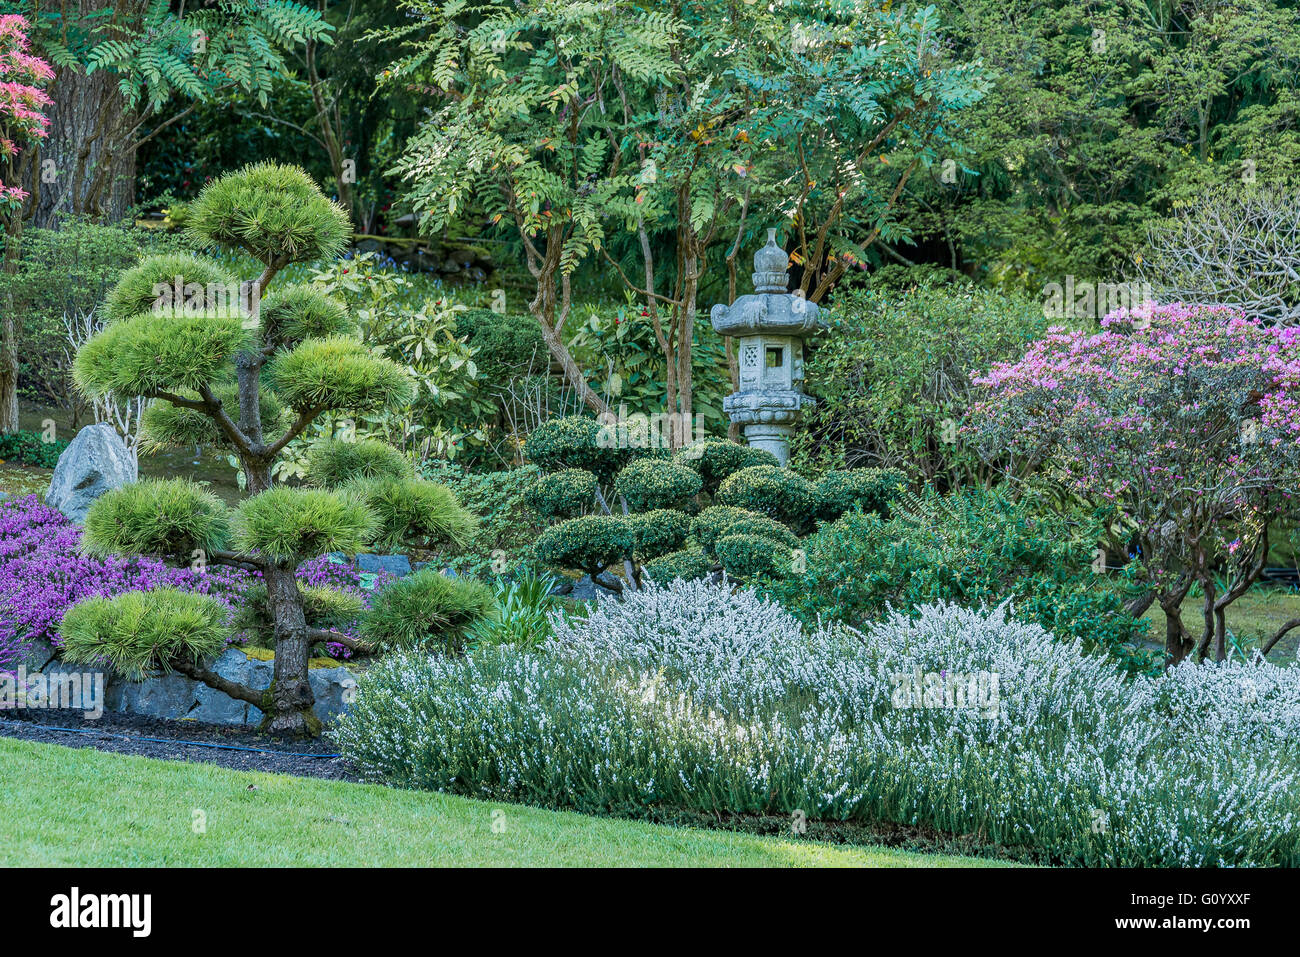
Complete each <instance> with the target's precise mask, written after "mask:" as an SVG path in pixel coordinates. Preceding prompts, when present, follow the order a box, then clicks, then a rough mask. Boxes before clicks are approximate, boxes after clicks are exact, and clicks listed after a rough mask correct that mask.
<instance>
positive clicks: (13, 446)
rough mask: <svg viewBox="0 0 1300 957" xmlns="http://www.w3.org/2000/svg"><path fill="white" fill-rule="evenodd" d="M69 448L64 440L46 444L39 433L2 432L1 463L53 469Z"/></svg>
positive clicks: (0, 438) (0, 434) (0, 444)
mask: <svg viewBox="0 0 1300 957" xmlns="http://www.w3.org/2000/svg"><path fill="white" fill-rule="evenodd" d="M67 447H68V443H67V442H65V441H63V440H62V439H55V440H54V441H53V442H46V441H45V439H44V438H43V437H42V436H41V434H40V433H39V432H0V462H17V463H18V464H19V465H35V466H36V467H38V468H43V469H52V468H54V466H56V465H58V464H59V456H60V455H62V454H63V450H64V449H66V448H67Z"/></svg>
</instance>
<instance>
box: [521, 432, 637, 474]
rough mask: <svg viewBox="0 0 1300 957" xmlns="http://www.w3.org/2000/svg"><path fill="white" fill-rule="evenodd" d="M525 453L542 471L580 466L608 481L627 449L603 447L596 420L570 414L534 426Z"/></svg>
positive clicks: (525, 446) (620, 466) (617, 468)
mask: <svg viewBox="0 0 1300 957" xmlns="http://www.w3.org/2000/svg"><path fill="white" fill-rule="evenodd" d="M524 454H525V455H526V456H527V457H528V459H529V460H530V461H532V462H534V463H536V465H537V466H538V467H539V468H540V469H542V471H544V472H557V471H559V470H560V469H566V468H573V469H583V470H585V471H587V472H590V473H591V474H592V475H594V476H596V478H597V479H599V480H600V481H602V482H607V481H609V480H610V479H611V478H613V476H614V475H615V474H617V473H618V471H619V469H621V468H622V467H623V466H624V464H626V462H627V460H628V458H629V455H630V450H628V449H620V448H616V447H612V446H610V447H605V446H603V445H602V444H601V427H600V423H599V422H597V421H596V420H595V419H589V418H587V417H585V416H580V415H571V416H567V417H566V418H563V419H552V420H551V421H550V422H546V423H543V424H542V425H539V426H538V427H537V428H535V429H533V431H532V432H530V433H529V435H528V438H527V439H526V440H525V442H524Z"/></svg>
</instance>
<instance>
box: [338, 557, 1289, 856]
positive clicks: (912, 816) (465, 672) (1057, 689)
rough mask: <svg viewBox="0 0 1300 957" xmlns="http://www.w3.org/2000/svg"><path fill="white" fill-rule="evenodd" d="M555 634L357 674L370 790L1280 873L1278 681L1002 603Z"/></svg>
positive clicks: (715, 614)
mask: <svg viewBox="0 0 1300 957" xmlns="http://www.w3.org/2000/svg"><path fill="white" fill-rule="evenodd" d="M552 624H553V627H554V631H555V637H554V638H553V639H552V640H551V641H550V642H549V643H548V644H547V645H546V646H545V647H544V648H542V649H541V650H540V651H535V652H528V651H521V650H519V649H514V648H508V647H506V648H486V649H483V650H481V651H479V652H477V653H475V654H474V655H472V656H470V657H468V658H430V657H426V656H422V655H416V654H412V655H406V656H398V657H394V658H392V659H390V660H388V661H386V662H384V663H381V664H380V665H378V666H377V667H375V668H373V669H371V670H370V671H368V672H367V673H366V674H365V675H364V676H363V677H362V678H361V682H360V688H359V695H358V698H357V701H356V703H355V704H354V706H353V708H352V710H351V711H350V712H349V714H348V715H346V716H345V718H344V719H343V720H342V722H341V724H340V728H339V732H338V737H339V740H340V744H341V746H342V748H343V750H344V751H345V753H346V754H347V755H348V756H349V758H350V759H351V760H352V762H353V764H354V765H355V766H356V768H357V769H358V770H359V771H360V772H361V773H362V774H363V775H364V776H366V777H368V778H370V779H373V780H384V781H388V782H390V783H394V784H398V785H401V786H407V787H417V788H428V789H433V790H440V791H456V792H459V793H463V794H468V795H472V796H477V797H485V798H493V799H499V800H517V801H526V802H531V803H536V804H544V805H549V806H555V807H571V808H576V809H579V810H583V811H602V812H616V813H630V814H636V813H647V812H648V811H649V810H651V809H654V808H670V809H683V810H688V811H701V812H707V813H711V814H716V813H721V814H728V813H731V814H771V815H782V816H788V815H790V814H791V813H792V812H793V811H794V810H796V809H800V810H803V811H804V812H805V813H806V814H807V815H808V817H809V818H813V819H823V820H830V821H850V822H856V823H859V824H863V825H866V826H871V825H873V824H882V823H893V824H903V825H909V826H915V827H923V828H931V829H934V830H937V831H940V832H944V833H948V834H957V835H969V834H980V835H983V836H984V837H985V838H986V839H987V840H988V841H989V842H991V843H993V844H997V845H1001V846H1003V847H1009V848H1020V849H1024V850H1026V851H1028V852H1029V853H1033V854H1036V855H1037V856H1039V857H1040V858H1045V859H1047V860H1052V861H1058V862H1065V863H1077V864H1086V865H1168V866H1175V865H1176V866H1190V865H1222V864H1260V865H1271V864H1296V863H1300V814H1298V813H1297V810H1296V804H1297V800H1296V797H1295V795H1296V794H1297V793H1300V761H1298V760H1297V753H1298V752H1297V748H1298V745H1297V742H1300V737H1298V736H1297V735H1296V733H1295V732H1296V731H1297V730H1300V675H1297V674H1296V673H1293V672H1291V671H1288V670H1287V669H1282V668H1277V667H1274V666H1272V665H1268V664H1262V663H1260V664H1255V665H1236V666H1231V667H1227V668H1210V667H1196V666H1192V665H1187V666H1184V667H1182V668H1179V669H1176V670H1175V671H1173V672H1172V673H1171V674H1170V675H1168V676H1164V677H1160V678H1137V679H1129V678H1126V677H1124V676H1122V675H1121V673H1120V671H1119V669H1118V667H1117V666H1116V665H1115V664H1113V663H1112V662H1111V661H1110V660H1108V659H1107V658H1105V657H1101V656H1088V655H1085V654H1083V652H1082V650H1081V648H1080V646H1079V643H1078V642H1075V643H1067V642H1063V641H1059V640H1056V639H1053V638H1052V636H1051V635H1049V634H1048V633H1047V632H1045V631H1043V629H1042V628H1040V627H1039V626H1037V625H1033V624H1028V623H1024V622H1021V621H1018V620H1016V619H1015V618H1014V617H1012V614H1011V612H1010V609H1008V608H1007V607H1006V606H1003V607H999V608H997V609H995V610H993V611H970V610H966V609H962V608H959V607H956V606H947V605H937V606H928V607H924V608H922V609H920V610H919V617H917V618H911V617H909V616H905V615H901V614H896V615H894V616H892V617H891V618H889V619H888V620H886V621H884V622H881V623H879V624H877V625H875V626H873V627H871V628H870V629H869V630H868V631H867V632H866V633H865V634H863V633H858V632H855V631H853V630H851V629H847V628H843V627H836V628H834V629H820V630H818V631H815V632H813V633H811V634H810V633H808V632H806V631H805V630H803V629H802V628H801V627H800V625H799V623H798V622H797V621H796V620H795V619H794V618H793V617H792V616H790V615H789V614H787V613H786V612H785V611H783V610H782V609H781V608H780V607H779V606H777V605H774V604H772V603H770V602H768V601H765V600H762V599H760V598H758V597H756V596H755V595H754V594H753V593H752V592H748V591H739V592H736V593H734V594H733V593H731V592H730V590H729V589H728V588H727V587H725V586H715V585H709V584H707V583H704V582H698V581H697V582H681V581H677V582H674V583H673V584H672V585H671V586H666V587H659V586H654V585H651V586H649V587H647V588H646V589H644V590H643V591H638V592H635V593H630V594H628V596H627V597H626V599H625V600H624V601H621V602H620V601H617V600H614V599H602V600H600V601H598V603H597V605H596V607H595V608H594V609H592V610H591V611H590V612H589V613H588V614H587V615H586V616H585V617H576V618H571V619H566V618H564V617H563V616H560V615H556V616H554V617H553V620H552ZM913 692H916V693H915V694H913Z"/></svg>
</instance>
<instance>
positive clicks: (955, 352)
mask: <svg viewBox="0 0 1300 957" xmlns="http://www.w3.org/2000/svg"><path fill="white" fill-rule="evenodd" d="M1047 325H1048V322H1047V320H1046V319H1045V318H1044V317H1043V311H1042V308H1041V306H1040V305H1038V304H1035V303H1033V302H1031V301H1029V300H1028V299H1026V298H1023V297H1020V296H1007V295H1004V294H1001V293H998V292H996V291H994V290H989V289H980V288H977V287H974V286H969V285H962V286H921V287H919V288H914V289H909V290H906V291H903V292H891V291H868V292H861V291H855V292H853V293H851V294H849V295H846V296H842V297H840V298H839V299H838V300H837V302H836V308H835V311H834V325H833V327H832V329H831V332H830V333H829V335H828V336H827V337H826V338H825V341H824V342H823V343H822V344H821V346H820V347H819V348H818V349H816V350H815V351H813V352H812V354H811V355H810V357H809V359H808V371H807V375H808V379H807V381H808V389H809V391H810V392H811V393H812V394H813V395H814V396H816V398H817V405H816V407H814V408H813V409H811V410H809V411H808V412H806V413H805V414H804V417H803V419H802V421H801V423H800V424H799V426H798V430H797V432H796V433H795V436H794V440H793V442H792V455H791V465H792V467H794V468H795V469H796V470H798V471H806V472H816V471H821V470H824V469H844V468H848V469H856V468H862V467H864V466H873V467H885V468H892V469H901V470H902V471H904V472H906V473H907V474H908V475H909V476H910V477H914V478H921V479H924V480H927V481H935V482H937V483H939V484H940V486H941V487H950V486H951V485H953V484H961V483H967V482H971V481H979V480H980V479H981V478H983V477H985V468H984V466H983V465H982V462H981V460H980V458H979V456H978V455H976V454H975V452H974V451H973V450H971V449H968V448H967V447H966V446H965V445H964V444H963V443H962V441H961V440H960V436H959V435H958V427H959V426H960V423H961V421H962V417H963V416H964V415H965V413H966V410H967V409H968V408H969V406H970V404H971V402H973V401H974V386H972V385H971V382H970V375H971V373H972V372H977V371H980V370H983V369H987V368H988V367H989V366H991V365H992V364H993V363H994V362H998V361H1004V360H1007V361H1009V360H1011V359H1015V358H1019V357H1020V356H1021V355H1023V354H1024V351H1025V348H1026V346H1027V345H1028V343H1029V342H1030V341H1031V340H1033V339H1034V338H1036V337H1037V336H1038V335H1040V334H1041V333H1042V332H1043V331H1044V330H1045V329H1046V328H1047Z"/></svg>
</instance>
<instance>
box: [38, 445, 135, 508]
mask: <svg viewBox="0 0 1300 957" xmlns="http://www.w3.org/2000/svg"><path fill="white" fill-rule="evenodd" d="M138 474H139V473H138V472H137V469H136V462H135V459H134V458H132V457H131V452H130V450H129V449H128V448H127V447H126V445H125V444H124V443H123V442H122V440H121V439H120V438H118V435H117V432H116V430H115V429H114V428H113V427H112V426H111V425H109V424H108V423H106V422H100V423H99V424H97V425H88V426H86V427H85V428H84V429H82V430H81V431H80V432H78V433H77V437H76V438H75V439H73V440H72V444H71V445H69V446H68V447H67V448H66V449H64V450H63V454H62V455H60V456H59V464H58V465H57V466H55V468H54V477H53V478H52V479H50V490H49V491H48V492H46V493H45V504H46V505H49V506H50V507H52V508H57V509H58V510H59V511H60V512H62V513H63V514H64V515H66V516H67V517H68V518H70V519H72V520H73V521H74V522H84V521H85V520H86V512H87V511H89V510H90V505H91V503H92V502H93V501H95V499H97V498H99V496H101V495H103V494H104V493H105V492H107V491H110V490H111V489H115V488H120V487H121V486H123V485H129V484H130V483H131V482H134V481H135V480H136V478H137V477H138Z"/></svg>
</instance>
